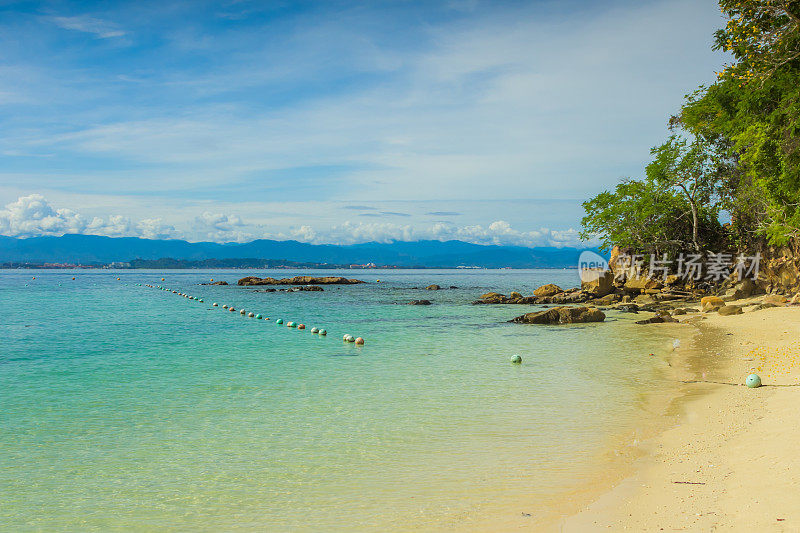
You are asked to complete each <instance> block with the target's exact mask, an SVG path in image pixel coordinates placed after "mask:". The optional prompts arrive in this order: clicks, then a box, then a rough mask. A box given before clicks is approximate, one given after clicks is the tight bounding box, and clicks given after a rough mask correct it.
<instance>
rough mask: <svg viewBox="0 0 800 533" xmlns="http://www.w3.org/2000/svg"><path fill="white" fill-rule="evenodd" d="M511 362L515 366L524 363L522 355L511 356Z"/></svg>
mask: <svg viewBox="0 0 800 533" xmlns="http://www.w3.org/2000/svg"><path fill="white" fill-rule="evenodd" d="M511 362H512V363H514V364H515V365H518V364H520V363H521V362H522V356H520V355H512V356H511Z"/></svg>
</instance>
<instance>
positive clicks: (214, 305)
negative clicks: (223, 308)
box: [211, 302, 219, 307]
mask: <svg viewBox="0 0 800 533" xmlns="http://www.w3.org/2000/svg"><path fill="white" fill-rule="evenodd" d="M211 305H212V306H213V307H219V304H218V303H217V302H214V303H213V304H211Z"/></svg>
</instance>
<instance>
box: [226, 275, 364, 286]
mask: <svg viewBox="0 0 800 533" xmlns="http://www.w3.org/2000/svg"><path fill="white" fill-rule="evenodd" d="M357 283H365V282H364V281H362V280H360V279H347V278H343V277H340V276H322V277H313V276H295V277H293V278H283V279H275V278H258V277H256V276H248V277H246V278H242V279H240V280H239V281H238V284H239V285H244V286H248V285H354V284H357Z"/></svg>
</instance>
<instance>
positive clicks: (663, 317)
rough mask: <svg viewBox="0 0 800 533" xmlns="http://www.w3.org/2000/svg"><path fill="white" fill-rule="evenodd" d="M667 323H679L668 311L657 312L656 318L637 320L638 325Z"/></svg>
mask: <svg viewBox="0 0 800 533" xmlns="http://www.w3.org/2000/svg"><path fill="white" fill-rule="evenodd" d="M667 322H677V320H675V319H674V318H672V316H670V314H669V313H668V312H666V311H657V312H656V314H655V316H652V317H650V318H648V319H645V320H637V321H636V322H635V323H636V324H664V323H667Z"/></svg>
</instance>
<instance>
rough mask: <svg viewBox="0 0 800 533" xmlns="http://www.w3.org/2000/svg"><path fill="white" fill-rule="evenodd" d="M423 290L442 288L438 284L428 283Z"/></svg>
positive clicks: (438, 289)
mask: <svg viewBox="0 0 800 533" xmlns="http://www.w3.org/2000/svg"><path fill="white" fill-rule="evenodd" d="M425 290H426V291H440V290H442V288H441V287H440V286H439V285H436V284H434V285H428V286H427V287H425Z"/></svg>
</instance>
